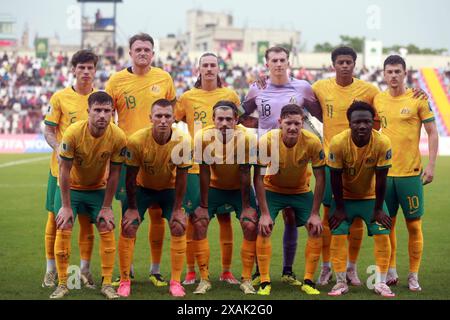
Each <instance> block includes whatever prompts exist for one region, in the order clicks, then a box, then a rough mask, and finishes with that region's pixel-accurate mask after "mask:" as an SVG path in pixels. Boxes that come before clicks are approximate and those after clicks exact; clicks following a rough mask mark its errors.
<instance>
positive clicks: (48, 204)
mask: <svg viewBox="0 0 450 320" xmlns="http://www.w3.org/2000/svg"><path fill="white" fill-rule="evenodd" d="M57 186H58V179H56V177H54V176H52V172H51V171H49V172H48V182H47V200H46V201H45V208H46V209H47V211H50V212H54V210H55V192H56V187H57Z"/></svg>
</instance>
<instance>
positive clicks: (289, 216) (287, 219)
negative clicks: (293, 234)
mask: <svg viewBox="0 0 450 320" xmlns="http://www.w3.org/2000/svg"><path fill="white" fill-rule="evenodd" d="M283 220H284V224H286V225H290V226H293V225H294V226H295V225H296V221H295V211H294V209H292V208H286V209H284V210H283Z"/></svg>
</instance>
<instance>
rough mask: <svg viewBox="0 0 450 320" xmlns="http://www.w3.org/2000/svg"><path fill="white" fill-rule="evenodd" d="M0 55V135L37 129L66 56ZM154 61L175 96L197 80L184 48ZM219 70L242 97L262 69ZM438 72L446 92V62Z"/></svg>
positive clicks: (108, 71) (67, 77)
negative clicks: (171, 82) (168, 77)
mask: <svg viewBox="0 0 450 320" xmlns="http://www.w3.org/2000/svg"><path fill="white" fill-rule="evenodd" d="M0 57H1V58H0V134H4V133H10V134H24V133H40V132H42V130H43V122H42V120H43V118H44V115H45V113H46V109H47V106H48V101H49V99H50V97H51V95H52V94H53V93H54V92H56V91H57V90H60V89H62V88H64V87H66V86H67V85H68V84H70V83H73V80H74V78H73V74H72V72H71V69H70V61H69V58H68V55H67V54H63V53H59V54H53V53H51V54H50V55H49V57H48V58H47V59H45V60H43V59H38V58H34V57H28V56H22V55H20V54H16V55H10V56H8V55H7V54H6V53H4V54H3V55H0ZM128 64H129V62H128V61H126V60H124V59H120V60H119V61H117V62H115V63H111V62H110V61H109V60H106V59H103V60H102V61H100V63H99V67H98V71H97V74H96V81H95V86H96V87H97V88H100V89H104V87H105V83H106V81H107V80H108V79H109V77H110V76H111V75H112V74H113V73H115V72H117V71H119V70H122V69H123V68H124V67H125V66H126V65H128ZM155 65H156V66H158V67H160V68H163V69H164V70H165V71H167V72H169V73H170V74H171V76H172V78H173V79H174V83H175V87H176V92H177V96H178V97H179V96H180V95H181V94H182V93H183V92H185V91H187V90H189V89H190V88H192V87H193V85H194V83H195V81H196V79H197V71H198V70H197V67H198V65H197V62H196V61H192V60H190V59H189V57H188V55H187V54H186V53H185V52H183V53H177V54H176V55H171V54H169V55H168V56H167V57H165V58H164V60H163V59H161V57H159V58H157V59H156V61H155ZM220 69H221V70H222V72H221V78H222V79H223V80H224V82H225V83H226V85H227V86H229V87H232V88H234V89H235V90H236V92H237V93H238V94H239V95H240V97H241V99H243V98H244V97H245V95H246V93H247V91H248V88H249V84H250V83H252V82H254V81H255V79H256V76H257V75H258V74H259V75H263V74H265V72H266V71H265V68H264V67H263V66H261V65H258V66H248V65H240V64H239V63H237V62H236V61H231V60H227V61H226V60H224V59H221V60H220ZM440 71H441V75H442V79H443V81H444V84H445V85H446V88H447V92H448V93H449V95H450V67H448V68H446V69H442V70H440ZM333 74H334V73H333V70H332V68H331V67H325V66H324V67H323V68H322V69H305V68H296V69H292V70H291V75H292V76H294V77H295V78H297V79H301V80H307V81H308V82H310V83H314V82H315V81H317V80H320V79H324V78H328V77H331V76H333ZM356 76H357V77H358V78H360V79H362V80H365V81H367V82H370V83H372V84H374V85H376V86H378V87H379V88H380V89H381V90H385V89H386V84H385V83H384V80H383V74H382V70H381V69H379V70H368V69H366V68H363V69H360V70H357V71H356ZM418 76H419V75H418V73H417V72H410V73H409V76H408V80H407V82H408V86H409V87H416V86H417V79H418Z"/></svg>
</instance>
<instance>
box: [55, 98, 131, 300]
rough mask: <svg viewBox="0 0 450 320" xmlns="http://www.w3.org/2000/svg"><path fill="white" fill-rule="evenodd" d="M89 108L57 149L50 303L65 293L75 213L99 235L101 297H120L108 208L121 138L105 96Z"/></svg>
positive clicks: (121, 154) (122, 149)
mask: <svg viewBox="0 0 450 320" xmlns="http://www.w3.org/2000/svg"><path fill="white" fill-rule="evenodd" d="M88 105H89V108H88V120H83V121H78V122H77V123H75V124H73V125H71V126H70V127H69V128H67V130H66V131H65V132H64V135H63V138H62V141H61V144H60V153H59V156H60V164H59V177H58V178H59V188H58V190H57V191H56V194H55V212H57V213H58V215H57V217H56V227H57V232H56V242H55V257H56V268H57V270H58V275H59V284H58V287H57V288H56V290H55V291H54V292H53V293H52V294H51V296H50V298H51V299H60V298H62V297H64V296H65V295H67V294H68V293H69V289H68V288H67V267H68V264H69V260H70V249H71V245H70V244H71V236H72V228H73V223H74V220H75V218H76V215H77V213H81V212H86V213H87V214H89V216H90V219H91V221H92V222H95V223H96V226H97V229H98V231H99V232H100V256H101V266H102V278H103V283H102V289H101V292H102V294H103V295H105V296H106V297H107V298H108V299H117V298H118V297H119V296H118V295H117V293H116V291H115V290H114V288H113V287H112V286H111V279H112V272H113V267H114V256H115V252H116V247H115V240H114V227H115V225H114V215H113V212H112V207H111V203H112V200H113V196H114V192H115V190H116V188H117V183H118V181H119V174H120V168H121V165H122V163H123V161H124V156H125V151H126V137H125V134H124V133H123V132H122V130H121V129H120V128H119V127H117V126H116V125H114V124H112V123H111V116H112V114H113V102H112V99H111V97H110V96H109V95H108V94H107V93H105V92H95V93H92V94H91V95H90V96H89V98H88ZM108 168H109V176H108V177H106V174H107V172H108Z"/></svg>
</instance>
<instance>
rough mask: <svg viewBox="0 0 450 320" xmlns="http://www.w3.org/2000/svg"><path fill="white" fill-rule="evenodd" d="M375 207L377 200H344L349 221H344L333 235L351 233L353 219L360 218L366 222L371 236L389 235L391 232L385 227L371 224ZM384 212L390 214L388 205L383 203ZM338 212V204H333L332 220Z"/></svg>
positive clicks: (376, 223)
mask: <svg viewBox="0 0 450 320" xmlns="http://www.w3.org/2000/svg"><path fill="white" fill-rule="evenodd" d="M374 207H375V199H368V200H344V208H345V212H346V213H347V219H346V220H344V221H342V223H341V224H340V225H339V227H337V228H336V229H334V230H332V231H331V234H333V235H347V234H349V232H350V226H351V225H352V223H353V219H355V218H356V217H360V218H361V219H363V220H364V222H365V223H366V226H367V232H368V234H369V236H373V235H378V234H389V233H390V230H389V229H386V228H385V227H383V226H382V225H381V224H379V223H378V222H371V220H372V217H373V208H374ZM383 210H384V212H386V213H387V212H388V211H387V210H388V209H387V206H386V203H383ZM335 211H336V202H335V201H334V199H333V201H332V202H331V208H330V218H331V217H332V216H333V214H334V212H335Z"/></svg>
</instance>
